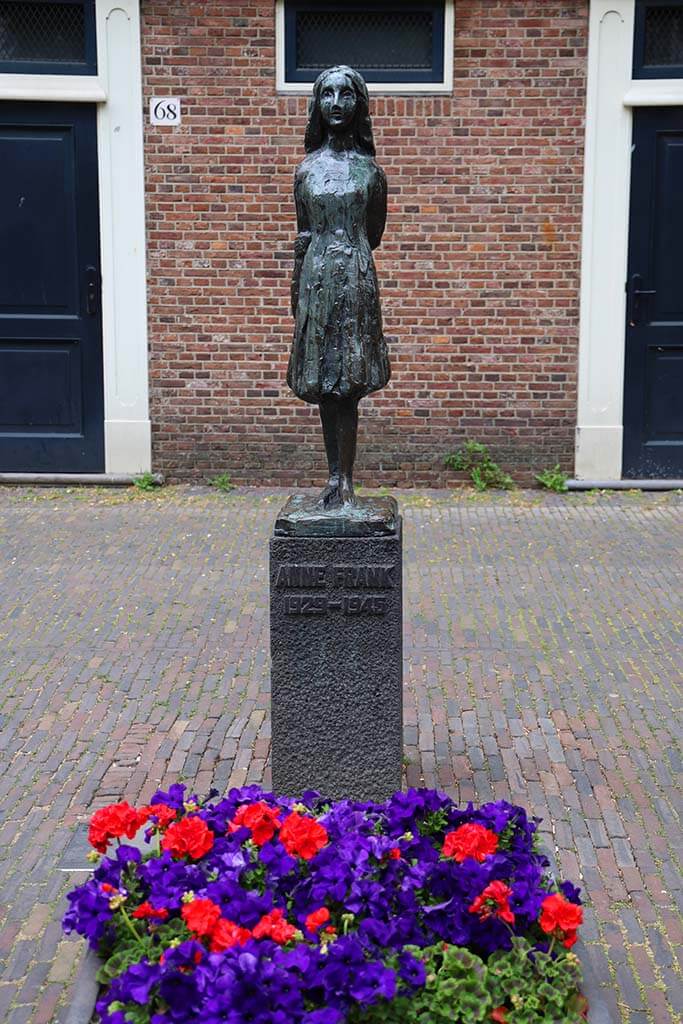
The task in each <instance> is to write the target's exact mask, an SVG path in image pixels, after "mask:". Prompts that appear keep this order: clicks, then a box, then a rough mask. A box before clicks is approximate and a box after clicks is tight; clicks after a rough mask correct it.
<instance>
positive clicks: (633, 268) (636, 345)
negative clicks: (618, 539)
mask: <svg viewBox="0 0 683 1024" xmlns="http://www.w3.org/2000/svg"><path fill="white" fill-rule="evenodd" d="M627 297H628V302H627V314H626V315H627V325H626V365H625V380H624V461H623V475H624V477H626V478H628V477H630V478H631V479H635V478H638V477H642V478H650V479H651V478H654V477H661V478H664V479H666V478H669V479H671V478H676V477H683V109H681V108H679V107H664V108H662V107H653V108H643V109H636V110H635V111H634V134H633V160H632V167H631V218H630V235H629V261H628V280H627Z"/></svg>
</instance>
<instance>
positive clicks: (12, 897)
mask: <svg viewBox="0 0 683 1024" xmlns="http://www.w3.org/2000/svg"><path fill="white" fill-rule="evenodd" d="M398 497H399V500H400V501H401V504H402V508H403V512H404V516H405V525H406V530H405V544H406V551H405V563H406V568H405V581H404V585H405V691H404V695H405V754H406V781H407V783H408V784H411V785H439V786H441V787H442V788H445V789H447V790H448V791H449V792H450V793H451V794H452V795H453V796H454V797H455V798H456V799H458V800H460V801H465V800H468V799H473V800H485V799H491V798H506V799H512V800H517V801H521V802H524V803H525V804H526V805H527V806H528V807H529V809H530V811H531V812H532V813H534V814H538V815H541V816H543V817H544V819H545V820H544V822H543V825H542V836H543V841H544V842H545V844H546V846H547V847H548V849H549V853H550V855H551V859H552V860H553V861H554V862H556V863H557V864H558V865H559V870H560V871H561V872H563V873H565V874H566V875H568V876H570V877H572V878H573V879H575V880H577V881H579V882H580V883H581V884H582V886H583V888H584V890H585V895H586V898H587V900H588V906H587V911H586V927H585V929H584V949H585V953H584V955H585V957H586V959H587V961H588V962H589V963H590V965H591V967H592V972H593V973H594V975H595V976H596V978H597V980H598V985H599V986H600V991H601V993H602V997H603V998H604V1001H605V1004H606V1005H607V1006H608V1007H609V1008H610V1010H611V1012H612V1014H613V1017H614V1020H615V1021H617V1020H620V1021H621V1022H622V1024H631V1022H632V1024H673V1022H674V1021H676V1020H678V1019H680V1013H681V1010H682V1009H683V988H682V987H681V976H680V968H679V965H678V963H677V960H676V954H677V953H678V952H679V951H680V948H681V941H682V939H683V932H682V931H681V923H680V917H679V915H678V912H677V910H676V908H675V903H674V900H675V897H676V896H678V897H680V896H681V882H680V870H679V869H680V865H679V861H678V857H679V850H680V847H681V843H680V832H679V824H678V819H677V817H676V810H675V808H676V800H677V796H678V793H679V792H680V775H681V767H682V760H681V748H680V731H678V732H677V723H678V722H679V721H680V718H678V719H677V715H678V714H679V712H680V705H679V704H678V703H677V699H678V687H679V684H680V682H681V680H682V679H683V653H682V651H683V644H682V639H683V629H682V626H683V622H682V611H681V592H682V589H683V588H682V586H681V572H682V567H681V557H680V552H681V549H682V546H683V545H682V541H683V526H682V521H683V516H682V515H681V512H682V510H683V500H682V497H681V495H676V494H659V495H657V494H632V495H631V494H612V495H609V494H605V495H600V494H598V495H577V494H572V495H566V496H555V495H544V494H541V493H539V492H519V493H512V494H504V495H496V494H490V495H489V494H485V495H481V496H479V495H473V494H472V493H471V492H469V491H464V492H461V493H458V494H455V495H451V494H447V493H445V492H404V493H402V494H400V495H398ZM283 498H284V492H282V491H279V492H278V491H263V490H262V491H258V490H249V489H244V490H240V491H237V492H233V493H231V494H230V495H228V496H225V495H221V494H219V493H217V492H215V491H209V490H207V489H204V488H200V487H193V488H189V487H177V488H176V487H172V488H164V489H163V490H161V491H159V492H155V493H153V494H149V495H146V494H141V493H138V492H133V491H129V490H126V491H115V492H112V491H99V490H78V489H62V490H39V489H35V490H30V489H23V488H22V489H10V488H5V489H0V640H1V641H2V646H3V649H4V652H5V657H4V658H3V659H2V661H1V662H0V695H1V696H0V1019H2V1020H3V1021H7V1022H9V1024H56V1022H57V1021H61V1020H64V1019H65V1010H66V1006H67V1004H68V1000H69V994H70V986H71V985H72V984H73V979H74V976H75V972H76V969H77V966H78V962H79V959H80V956H81V953H82V945H81V944H80V943H78V942H77V943H74V942H72V941H70V940H64V939H63V937H62V936H61V932H60V928H59V919H60V916H61V914H62V912H63V909H64V896H65V893H66V892H67V891H68V889H69V888H71V887H72V886H73V885H74V884H76V883H77V881H78V880H79V879H82V878H83V877H84V876H83V875H79V874H78V873H77V872H75V871H74V870H73V869H74V868H75V867H77V866H78V865H79V864H80V863H81V862H82V860H83V856H84V853H85V850H86V848H87V846H86V843H85V841H84V836H85V827H84V826H85V822H86V821H87V818H88V816H89V814H90V813H91V812H92V810H93V809H94V808H95V807H97V806H101V805H102V804H104V803H107V802H109V801H111V800H119V799H124V798H125V799H129V800H131V801H136V800H142V801H145V800H148V799H149V797H150V796H151V793H152V792H153V791H154V789H155V788H156V787H157V786H158V785H164V786H166V785H168V784H170V783H171V782H174V781H177V780H180V779H182V780H184V781H187V782H188V783H189V784H190V785H193V786H196V787H197V789H199V790H201V791H206V790H208V789H209V787H210V786H211V785H215V786H217V787H218V788H220V789H225V788H227V787H229V786H231V785H240V784H242V783H243V782H245V781H250V782H251V781H254V782H263V783H265V784H266V785H267V784H268V782H269V779H270V763H269V749H270V719H269V678H268V595H267V589H266V586H267V585H266V569H267V538H268V534H269V530H270V527H271V523H272V520H273V518H274V516H275V513H276V511H277V509H278V507H279V506H280V504H281V503H282V501H283Z"/></svg>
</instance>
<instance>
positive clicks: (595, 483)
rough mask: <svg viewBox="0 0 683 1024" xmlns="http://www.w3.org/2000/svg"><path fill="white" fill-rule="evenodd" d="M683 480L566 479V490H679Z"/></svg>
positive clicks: (682, 486)
mask: <svg viewBox="0 0 683 1024" xmlns="http://www.w3.org/2000/svg"><path fill="white" fill-rule="evenodd" d="M681 489H683V480H567V490H568V491H679V490H681Z"/></svg>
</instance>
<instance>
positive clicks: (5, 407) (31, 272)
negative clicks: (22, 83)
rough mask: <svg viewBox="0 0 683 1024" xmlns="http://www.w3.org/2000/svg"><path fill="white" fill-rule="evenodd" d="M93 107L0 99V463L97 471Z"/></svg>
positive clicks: (100, 465)
mask: <svg viewBox="0 0 683 1024" xmlns="http://www.w3.org/2000/svg"><path fill="white" fill-rule="evenodd" d="M95 116H96V112H95V108H94V106H91V105H88V104H80V103H73V104H61V103H0V471H4V472H54V473H93V472H101V471H103V470H104V411H103V410H104V403H103V383H102V318H101V310H100V252H99V214H98V195H97V134H96V121H95Z"/></svg>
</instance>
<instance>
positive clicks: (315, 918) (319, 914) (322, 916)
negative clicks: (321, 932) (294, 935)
mask: <svg viewBox="0 0 683 1024" xmlns="http://www.w3.org/2000/svg"><path fill="white" fill-rule="evenodd" d="M329 919H330V912H329V910H328V909H327V907H320V909H319V910H313V911H312V912H311V913H310V914H309V915H308V917H307V918H306V921H305V925H306V931H307V932H316V931H317V930H318V928H320V927H321V926H322V925H324V924H325V922H326V921H329Z"/></svg>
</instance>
